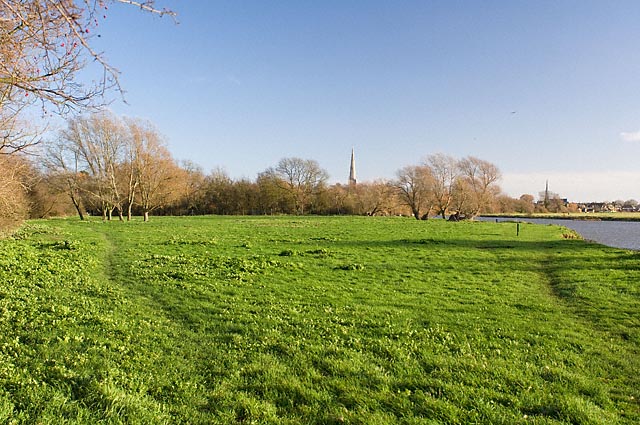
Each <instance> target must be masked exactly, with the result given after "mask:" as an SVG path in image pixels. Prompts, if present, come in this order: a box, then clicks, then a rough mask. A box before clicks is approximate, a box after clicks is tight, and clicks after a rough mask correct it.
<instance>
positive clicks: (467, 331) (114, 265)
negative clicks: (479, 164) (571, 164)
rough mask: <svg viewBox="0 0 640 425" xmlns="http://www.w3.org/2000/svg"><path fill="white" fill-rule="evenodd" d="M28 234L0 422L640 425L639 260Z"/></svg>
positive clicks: (249, 226) (470, 228)
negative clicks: (572, 424)
mask: <svg viewBox="0 0 640 425" xmlns="http://www.w3.org/2000/svg"><path fill="white" fill-rule="evenodd" d="M27 228H29V226H28V227H27ZM30 229H31V230H29V231H27V232H25V235H24V238H23V239H20V240H15V241H2V242H0V244H2V246H3V249H5V252H9V253H10V255H8V256H5V259H4V260H0V277H2V278H3V280H0V281H1V282H2V284H1V286H0V313H1V314H2V318H3V319H2V321H0V326H2V329H1V330H2V333H1V334H0V335H1V336H0V347H1V349H0V422H3V421H4V422H7V421H14V422H15V423H36V422H40V423H47V422H50V423H61V422H64V421H67V422H68V423H96V422H103V423H224V424H227V423H278V424H279V423H284V424H287V423H289V424H298V423H361V424H367V423H380V424H384V423H389V424H395V423H460V424H462V423H509V424H511V423H527V424H529V423H536V424H562V423H578V424H583V423H584V424H608V423H610V424H617V423H623V424H624V423H629V424H631V423H636V422H638V421H640V408H639V406H638V401H637V400H638V399H639V397H640V393H639V388H640V378H639V375H640V374H639V373H638V371H639V370H640V369H639V368H640V348H639V347H640V319H639V308H640V292H639V291H640V285H638V284H637V282H639V281H640V257H639V256H638V254H637V253H631V252H627V251H623V250H616V249H611V248H605V247H601V246H598V245H593V244H586V243H583V242H582V241H577V240H566V239H563V238H562V237H561V235H562V233H563V232H562V231H561V230H558V229H556V228H552V227H547V226H532V225H523V227H522V231H521V235H520V236H519V237H516V236H515V232H514V231H513V229H512V228H511V225H510V224H508V223H504V224H493V223H446V222H440V221H433V222H428V223H424V222H417V221H412V220H399V219H370V218H333V217H331V218H318V217H303V218H297V217H280V218H273V217H269V218H261V217H235V218H232V217H219V218H213V217H208V218H189V219H187V218H181V219H177V218H164V219H157V220H155V221H153V222H150V223H141V222H132V223H128V224H124V223H109V224H102V223H98V222H92V223H78V222H75V221H57V222H56V221H54V222H38V223H33V224H32V225H31V227H30ZM7 258H9V260H7ZM11 259H13V260H11ZM18 259H20V261H18ZM7 276H12V279H13V280H12V281H11V282H8V281H7V280H6V279H7ZM43 282H46V284H43ZM20 300H22V301H20ZM20 302H22V304H20ZM43 312H45V313H46V314H43ZM19 317H20V318H21V317H27V319H25V320H18V318H19ZM32 321H36V322H37V324H35V325H34V324H32ZM16 338H17V339H16ZM16 370H19V371H20V373H16ZM9 423H11V422H9Z"/></svg>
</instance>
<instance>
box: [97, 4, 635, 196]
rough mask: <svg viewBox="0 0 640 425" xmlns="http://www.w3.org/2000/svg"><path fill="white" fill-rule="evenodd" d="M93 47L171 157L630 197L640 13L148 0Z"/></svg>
mask: <svg viewBox="0 0 640 425" xmlns="http://www.w3.org/2000/svg"><path fill="white" fill-rule="evenodd" d="M158 5H159V6H162V7H168V8H171V9H173V10H175V11H176V12H177V13H178V20H179V24H178V25H174V24H173V22H172V21H171V19H170V18H169V19H168V18H166V17H165V18H162V19H159V18H157V17H152V16H149V15H145V14H143V13H141V12H139V11H137V10H136V9H135V8H131V7H127V6H123V5H113V6H112V7H111V8H110V10H109V12H108V16H107V18H106V20H104V22H102V23H101V24H100V28H99V31H98V32H99V33H100V35H101V37H100V38H96V39H94V41H95V42H96V45H97V46H98V48H99V49H100V50H104V51H105V54H106V56H107V57H108V59H109V61H110V62H111V63H112V64H113V65H114V66H116V67H117V68H119V69H120V70H121V71H122V84H123V86H124V88H125V90H126V91H127V94H126V99H127V101H128V105H125V104H122V103H121V102H119V101H117V102H115V103H114V104H113V105H112V109H113V110H114V111H115V112H117V113H119V114H123V115H128V116H135V117H141V118H147V119H150V120H151V121H153V122H155V123H156V125H157V126H158V128H159V129H160V131H161V132H162V133H163V134H165V135H166V136H167V139H168V141H169V146H170V149H171V151H172V153H173V154H174V156H175V157H176V158H179V159H188V160H192V161H194V162H196V163H197V164H199V165H201V166H202V167H203V169H204V170H205V171H206V172H209V171H210V170H211V169H213V168H215V167H218V166H219V167H221V168H223V169H225V170H226V171H227V172H228V174H229V175H230V176H231V177H233V178H241V177H247V178H250V179H254V178H255V177H256V174H257V173H258V172H260V171H263V170H264V169H266V168H267V167H269V166H273V165H275V164H276V163H277V162H278V160H279V159H280V158H283V157H292V156H296V157H301V158H309V159H315V160H317V161H318V162H319V163H320V165H321V166H322V167H323V168H325V169H326V170H327V171H328V172H329V174H330V175H331V181H332V182H346V180H347V177H348V171H349V169H348V167H349V156H350V153H351V148H352V147H354V148H355V150H356V160H357V168H358V178H359V180H360V181H365V180H373V179H377V178H386V179H389V178H392V177H393V176H394V173H395V171H396V170H397V169H398V168H400V167H402V166H405V165H409V164H416V163H418V162H419V161H421V160H422V159H423V158H424V157H425V156H426V155H428V154H430V153H437V152H442V153H446V154H450V155H453V156H455V157H463V156H466V155H474V156H478V157H480V158H482V159H486V160H488V161H491V162H493V163H495V164H496V165H497V166H498V167H499V168H500V169H501V171H502V173H503V175H504V177H503V179H502V182H501V186H502V188H503V189H504V191H505V192H506V193H508V194H509V195H511V196H519V195H521V194H523V193H532V194H534V195H537V193H538V192H539V191H541V190H543V189H544V184H545V180H546V179H548V180H549V185H550V189H551V190H552V191H555V192H558V193H559V194H560V195H562V196H564V197H569V198H570V199H572V200H584V201H587V200H605V199H609V200H614V199H629V198H635V199H640V54H639V53H638V48H639V47H638V46H640V24H639V22H640V2H638V1H615V2H605V1H585V0H581V1H577V0H576V1H459V2H458V1H445V0H442V1H426V0H423V1H376V0H367V1H349V0H335V1H333V0H328V1H322V2H320V1H311V0H300V1H239V0H228V1H227V0H223V1H208V0H192V1H170V0H166V1H165V0H158Z"/></svg>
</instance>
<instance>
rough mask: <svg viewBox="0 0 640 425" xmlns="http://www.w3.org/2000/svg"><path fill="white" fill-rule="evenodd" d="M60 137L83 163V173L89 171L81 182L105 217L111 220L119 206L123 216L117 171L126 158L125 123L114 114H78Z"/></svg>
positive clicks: (80, 162)
mask: <svg viewBox="0 0 640 425" xmlns="http://www.w3.org/2000/svg"><path fill="white" fill-rule="evenodd" d="M60 139H61V141H62V143H64V144H65V145H66V146H67V148H66V149H67V150H68V151H69V152H71V153H72V154H73V155H74V156H77V161H79V164H80V172H81V173H86V175H87V177H88V178H87V180H86V181H85V182H84V184H83V185H82V190H83V192H85V193H87V194H88V195H89V196H90V198H91V200H92V201H94V202H95V203H96V204H97V205H98V207H99V209H100V210H101V212H102V218H103V219H104V220H111V217H112V214H113V211H114V210H115V209H116V208H117V209H118V214H119V216H120V219H123V216H122V204H123V199H122V195H121V190H120V185H119V184H118V183H119V182H118V175H119V173H118V170H119V167H120V164H121V163H122V160H123V154H124V147H125V140H126V133H125V127H124V126H123V125H122V122H121V121H120V120H119V119H118V118H117V117H115V116H114V115H112V114H109V113H100V114H93V115H90V116H87V117H75V118H72V119H70V120H69V121H68V127H67V129H65V130H63V131H61V133H60Z"/></svg>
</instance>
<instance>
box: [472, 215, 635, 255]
mask: <svg viewBox="0 0 640 425" xmlns="http://www.w3.org/2000/svg"><path fill="white" fill-rule="evenodd" d="M479 220H482V221H496V220H498V221H514V220H517V221H524V222H527V223H536V224H555V225H558V226H564V227H567V228H569V229H573V230H575V231H576V232H578V233H580V234H581V235H582V237H583V238H584V239H588V240H592V241H595V242H598V243H601V244H603V245H608V246H613V247H616V248H625V249H634V250H640V222H637V221H590V220H553V219H547V218H523V217H517V218H507V217H504V218H503V217H500V218H497V219H496V218H495V217H481V218H480V219H479Z"/></svg>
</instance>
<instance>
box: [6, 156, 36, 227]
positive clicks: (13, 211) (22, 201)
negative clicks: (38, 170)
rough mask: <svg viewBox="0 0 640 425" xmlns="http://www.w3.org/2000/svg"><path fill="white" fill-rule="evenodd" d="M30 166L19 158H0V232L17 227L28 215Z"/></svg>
mask: <svg viewBox="0 0 640 425" xmlns="http://www.w3.org/2000/svg"><path fill="white" fill-rule="evenodd" d="M31 171H32V168H31V167H30V164H29V163H28V161H27V160H26V159H25V158H22V157H20V156H17V155H15V156H0V173H1V175H2V179H0V230H5V229H10V228H12V227H14V226H16V225H18V224H19V223H20V222H21V221H22V220H23V219H25V218H27V215H28V202H27V198H26V192H27V190H28V180H29V173H30V172H31Z"/></svg>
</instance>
